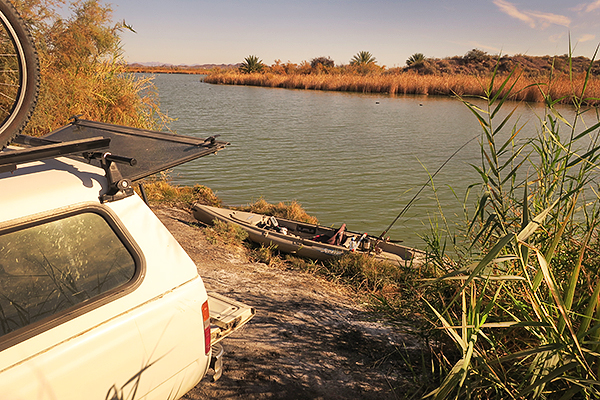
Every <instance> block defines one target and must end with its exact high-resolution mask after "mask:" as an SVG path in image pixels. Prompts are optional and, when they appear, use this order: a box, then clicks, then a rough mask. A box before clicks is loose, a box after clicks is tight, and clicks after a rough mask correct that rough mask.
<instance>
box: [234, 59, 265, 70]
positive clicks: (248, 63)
mask: <svg viewBox="0 0 600 400" xmlns="http://www.w3.org/2000/svg"><path fill="white" fill-rule="evenodd" d="M264 66H265V65H264V64H263V63H262V60H260V59H259V58H258V57H256V56H248V57H246V58H245V59H244V62H243V63H242V64H241V65H240V71H241V72H243V73H245V74H249V73H252V72H260V71H262V69H263V68H264Z"/></svg>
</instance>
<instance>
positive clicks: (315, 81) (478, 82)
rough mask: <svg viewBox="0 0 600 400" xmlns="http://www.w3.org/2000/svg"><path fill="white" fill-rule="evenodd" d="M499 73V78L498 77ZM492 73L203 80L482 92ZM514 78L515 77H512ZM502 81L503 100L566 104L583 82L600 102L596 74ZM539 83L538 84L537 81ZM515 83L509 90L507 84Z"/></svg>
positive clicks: (231, 75) (217, 75) (213, 75)
mask: <svg viewBox="0 0 600 400" xmlns="http://www.w3.org/2000/svg"><path fill="white" fill-rule="evenodd" d="M500 78H501V77H500ZM491 80H492V76H485V77H482V76H476V75H420V74H417V73H410V72H409V73H401V74H372V75H371V74H369V75H358V74H350V73H348V74H308V75H302V74H290V75H287V74H276V73H272V72H266V73H260V72H258V73H250V74H246V73H240V72H238V71H212V72H210V73H209V74H208V76H206V78H205V79H204V81H205V82H207V83H213V84H225V85H248V86H263V87H272V88H285V89H305V90H326V91H344V92H358V93H381V94H387V95H406V94H416V95H441V96H455V95H458V96H485V90H486V89H487V88H489V85H490V82H491ZM515 81H516V82H515ZM502 82H503V80H502V79H499V77H498V76H496V80H495V82H494V90H495V91H497V90H501V93H502V95H504V94H506V93H508V91H509V90H510V92H511V93H510V95H509V99H510V100H516V101H527V102H543V101H544V99H545V98H546V96H548V95H549V96H550V97H551V98H553V99H561V100H560V103H564V104H572V99H573V97H574V96H577V95H579V94H580V93H581V92H582V90H583V87H584V85H587V88H586V94H587V100H586V104H588V105H592V106H597V105H599V104H600V79H599V78H592V79H588V80H587V81H586V79H585V75H580V76H576V77H573V78H570V77H569V76H568V75H564V74H560V75H557V76H554V77H552V78H546V79H545V80H541V81H540V79H539V78H529V77H523V76H521V77H520V78H519V79H511V80H510V81H509V82H510V84H509V85H506V87H505V88H502V89H501V87H500V86H501V85H502ZM540 82H541V83H540ZM513 83H514V84H515V86H514V87H513V88H512V89H511V85H512V84H513Z"/></svg>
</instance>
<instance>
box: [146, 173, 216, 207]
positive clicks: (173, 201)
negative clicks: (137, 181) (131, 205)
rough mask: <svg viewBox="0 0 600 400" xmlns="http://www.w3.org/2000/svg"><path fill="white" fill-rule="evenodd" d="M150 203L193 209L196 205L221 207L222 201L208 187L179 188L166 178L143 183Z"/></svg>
mask: <svg viewBox="0 0 600 400" xmlns="http://www.w3.org/2000/svg"><path fill="white" fill-rule="evenodd" d="M143 185H144V191H145V193H146V196H147V198H148V201H149V202H150V203H158V204H163V205H168V206H174V207H180V208H191V206H192V205H193V204H194V203H200V204H206V205H209V206H214V207H219V206H221V199H219V198H218V197H217V195H216V194H215V193H214V192H213V191H212V190H211V189H210V188H208V187H206V186H202V185H195V186H177V185H173V184H171V183H169V181H168V180H167V178H166V176H162V177H160V176H159V178H158V179H154V180H146V181H144V182H143Z"/></svg>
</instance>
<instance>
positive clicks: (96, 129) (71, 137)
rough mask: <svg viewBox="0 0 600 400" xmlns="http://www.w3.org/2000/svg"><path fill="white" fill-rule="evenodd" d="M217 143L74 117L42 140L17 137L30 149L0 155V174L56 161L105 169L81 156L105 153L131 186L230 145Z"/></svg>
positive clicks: (99, 162) (100, 161)
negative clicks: (70, 159)
mask: <svg viewBox="0 0 600 400" xmlns="http://www.w3.org/2000/svg"><path fill="white" fill-rule="evenodd" d="M216 138H217V136H211V137H208V138H206V139H201V138H195V137H190V136H182V135H176V134H172V133H165V132H157V131H150V130H144V129H137V128H131V127H126V126H121V125H113V124H106V123H103V122H95V121H88V120H84V119H79V118H74V119H73V122H72V123H71V124H69V125H66V126H64V127H62V128H60V129H57V130H56V131H54V132H51V133H49V134H48V135H46V136H44V137H42V138H34V137H31V136H24V135H19V136H17V138H16V139H15V140H14V143H17V144H22V145H27V146H31V147H28V148H24V149H19V150H11V151H2V152H0V172H3V171H7V170H8V171H10V170H14V168H15V166H16V164H22V163H25V162H31V161H37V160H43V159H48V158H55V157H60V156H69V157H76V158H84V157H85V158H86V159H87V160H88V161H89V162H91V163H92V164H95V165H97V166H99V167H105V165H103V162H105V161H106V160H107V159H106V158H105V157H99V156H97V155H96V156H95V157H89V156H85V155H83V153H90V152H97V151H98V150H101V149H105V150H106V151H108V152H109V153H108V154H110V155H111V157H109V159H110V160H109V162H112V163H114V162H119V163H120V164H121V166H120V167H119V170H120V174H121V175H122V178H124V179H128V180H130V181H132V182H135V181H137V180H140V179H143V178H145V177H147V176H150V175H153V174H156V173H158V172H161V171H164V170H166V169H169V168H173V167H175V166H177V165H180V164H183V163H186V162H189V161H192V160H195V159H196V158H200V157H203V156H206V155H209V154H214V153H216V152H217V151H219V150H222V149H224V148H225V147H226V146H227V145H229V143H228V142H224V141H220V140H217V139H216ZM88 155H89V154H88ZM106 155H107V154H104V156H106ZM127 160H133V161H134V162H128V161H127Z"/></svg>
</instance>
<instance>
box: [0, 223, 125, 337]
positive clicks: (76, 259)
mask: <svg viewBox="0 0 600 400" xmlns="http://www.w3.org/2000/svg"><path fill="white" fill-rule="evenodd" d="M135 272H136V266H135V260H134V258H133V257H132V255H131V254H130V252H129V251H128V249H127V247H126V246H125V245H124V244H123V242H122V241H121V239H120V237H119V236H118V235H117V234H116V232H115V231H114V230H113V228H112V227H111V226H110V225H109V223H108V222H107V221H106V220H105V219H104V218H103V217H102V216H101V215H99V214H97V213H94V212H84V213H79V214H75V215H68V216H64V217H63V218H60V219H56V220H51V221H47V222H43V223H40V224H36V225H34V226H28V227H25V228H23V229H19V230H16V231H15V230H11V231H10V232H8V233H4V234H0V336H2V335H5V334H7V333H9V332H12V331H14V330H17V329H19V328H22V327H25V326H27V325H29V324H32V323H34V322H36V321H39V320H41V319H44V318H46V317H49V316H52V315H55V314H57V313H59V312H61V311H63V310H66V309H68V308H71V307H73V306H75V305H77V304H79V303H82V302H87V301H88V300H90V299H93V298H95V297H97V296H100V295H101V294H103V293H106V292H107V291H110V290H112V289H115V288H117V287H119V286H122V285H124V284H125V283H127V282H129V281H130V280H131V279H132V278H133V277H134V275H135Z"/></svg>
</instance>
